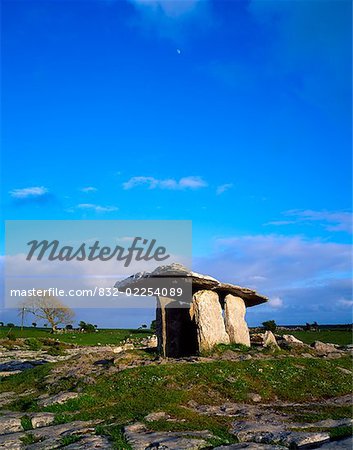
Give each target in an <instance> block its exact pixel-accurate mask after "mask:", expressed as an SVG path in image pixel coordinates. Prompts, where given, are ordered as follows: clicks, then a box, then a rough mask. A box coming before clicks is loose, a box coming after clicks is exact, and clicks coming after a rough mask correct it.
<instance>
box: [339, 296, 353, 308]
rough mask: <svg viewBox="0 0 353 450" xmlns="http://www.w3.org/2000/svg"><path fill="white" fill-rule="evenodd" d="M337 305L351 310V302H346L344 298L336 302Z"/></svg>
mask: <svg viewBox="0 0 353 450" xmlns="http://www.w3.org/2000/svg"><path fill="white" fill-rule="evenodd" d="M338 304H339V305H341V306H344V307H345V308H352V307H353V300H346V299H345V298H341V299H339V300H338Z"/></svg>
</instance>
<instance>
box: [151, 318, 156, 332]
mask: <svg viewBox="0 0 353 450" xmlns="http://www.w3.org/2000/svg"><path fill="white" fill-rule="evenodd" d="M156 329H157V321H156V320H152V322H151V325H150V330H151V331H156Z"/></svg>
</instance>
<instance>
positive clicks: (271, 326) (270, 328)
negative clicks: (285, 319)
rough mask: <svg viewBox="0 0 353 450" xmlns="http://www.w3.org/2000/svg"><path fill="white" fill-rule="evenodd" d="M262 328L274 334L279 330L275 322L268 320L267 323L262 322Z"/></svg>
mask: <svg viewBox="0 0 353 450" xmlns="http://www.w3.org/2000/svg"><path fill="white" fill-rule="evenodd" d="M262 326H263V327H264V328H265V330H267V331H272V333H274V332H275V331H276V329H277V325H276V322H275V321H274V320H266V321H265V322H262Z"/></svg>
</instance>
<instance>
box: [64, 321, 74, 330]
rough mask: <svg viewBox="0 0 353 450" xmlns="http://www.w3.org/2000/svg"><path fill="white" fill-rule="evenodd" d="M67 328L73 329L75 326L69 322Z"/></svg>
mask: <svg viewBox="0 0 353 450" xmlns="http://www.w3.org/2000/svg"><path fill="white" fill-rule="evenodd" d="M65 328H66V329H67V330H72V329H73V326H72V325H71V323H68V324H67V325H66V327H65Z"/></svg>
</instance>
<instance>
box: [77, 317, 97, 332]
mask: <svg viewBox="0 0 353 450" xmlns="http://www.w3.org/2000/svg"><path fill="white" fill-rule="evenodd" d="M78 326H79V327H80V328H81V330H82V331H85V332H86V333H93V332H94V331H96V329H95V328H94V325H92V324H91V323H86V322H84V321H83V320H81V321H80V323H79V324H78Z"/></svg>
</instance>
